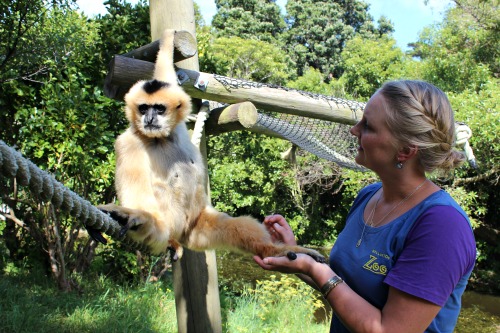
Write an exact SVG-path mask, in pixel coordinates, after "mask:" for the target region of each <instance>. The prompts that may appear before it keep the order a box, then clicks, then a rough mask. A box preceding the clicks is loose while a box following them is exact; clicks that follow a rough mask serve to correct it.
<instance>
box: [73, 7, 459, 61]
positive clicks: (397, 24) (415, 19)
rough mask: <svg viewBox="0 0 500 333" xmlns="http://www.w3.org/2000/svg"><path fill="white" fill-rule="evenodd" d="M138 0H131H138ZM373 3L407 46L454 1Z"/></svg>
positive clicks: (207, 14) (210, 11)
mask: <svg viewBox="0 0 500 333" xmlns="http://www.w3.org/2000/svg"><path fill="white" fill-rule="evenodd" d="M137 1H138V0H128V2H131V3H136V2H137ZM194 1H195V2H196V3H197V4H198V6H199V7H200V11H201V14H202V15H203V19H204V20H205V23H206V24H210V23H211V21H212V16H213V15H214V14H215V13H216V12H217V9H216V8H215V2H214V1H213V0H194ZM286 1H287V0H277V1H276V3H277V4H278V5H279V6H280V8H281V10H282V11H283V13H285V4H286ZM103 2H104V0H78V1H77V3H78V6H79V7H80V9H81V10H82V11H83V12H84V13H85V14H86V15H88V16H93V15H97V14H105V13H106V8H105V7H104V5H103ZM365 2H366V3H368V4H369V5H370V7H369V10H368V11H369V13H370V14H371V15H372V16H373V19H374V21H375V22H377V20H378V19H379V18H380V16H382V15H384V16H385V17H387V18H388V19H389V20H391V22H392V23H393V25H394V29H395V31H394V33H393V36H394V38H395V39H396V42H397V45H398V46H399V47H400V48H401V49H402V50H404V51H405V50H407V49H408V48H407V44H408V43H412V42H415V41H416V40H417V39H418V35H419V33H420V32H421V31H422V29H423V28H424V27H426V26H428V25H431V24H434V23H438V22H441V20H442V18H443V14H444V11H445V10H446V8H449V7H450V6H451V4H452V1H451V0H429V1H428V4H427V5H425V4H424V0H365Z"/></svg>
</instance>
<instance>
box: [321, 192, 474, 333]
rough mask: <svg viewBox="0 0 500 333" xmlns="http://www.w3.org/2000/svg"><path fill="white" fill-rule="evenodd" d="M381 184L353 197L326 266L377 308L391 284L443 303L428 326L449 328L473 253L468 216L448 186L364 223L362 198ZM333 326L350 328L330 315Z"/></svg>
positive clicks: (333, 329)
mask: <svg viewBox="0 0 500 333" xmlns="http://www.w3.org/2000/svg"><path fill="white" fill-rule="evenodd" d="M380 187H381V184H380V183H377V184H373V185H370V186H367V187H366V188H364V189H363V190H362V191H361V192H360V194H359V195H358V197H357V198H356V200H355V201H354V204H353V206H352V208H351V211H350V213H349V216H348V218H347V223H346V226H345V228H344V230H343V231H342V232H341V233H340V234H339V237H338V239H337V241H336V242H335V244H334V246H333V248H332V251H331V253H330V266H331V267H332V269H333V270H334V271H335V272H336V273H337V274H338V275H339V276H341V277H342V278H343V279H344V280H345V281H346V283H347V284H348V285H349V286H350V287H351V288H352V289H353V290H354V291H356V292H357V293H358V294H359V295H360V296H362V297H363V298H365V299H366V300H367V301H368V302H370V303H371V304H373V305H374V306H376V307H378V308H380V309H381V308H383V306H384V305H385V303H386V301H387V296H388V292H389V285H390V286H392V287H394V288H397V289H399V290H402V291H404V292H406V293H409V294H411V295H414V296H417V297H420V298H423V299H426V300H428V301H430V302H432V303H435V304H437V305H439V306H441V307H442V309H441V311H440V312H439V313H438V315H437V316H436V318H435V319H434V320H433V322H432V324H431V325H430V326H429V328H428V329H427V331H426V332H452V331H453V328H454V326H455V324H456V320H457V318H458V314H459V312H460V306H461V302H460V299H461V295H462V294H463V291H464V289H465V286H466V284H467V280H468V278H469V276H470V273H471V271H472V268H473V266H474V261H475V255H476V247H475V240H474V235H473V233H472V229H471V227H470V224H469V222H468V219H467V216H466V214H465V213H464V212H463V210H462V209H461V208H460V207H459V206H458V204H457V203H456V202H455V201H454V200H453V199H452V198H451V197H450V196H449V195H448V194H447V193H446V192H444V191H438V192H435V193H433V194H431V195H430V196H429V197H427V198H426V199H425V200H423V201H422V202H421V203H419V204H418V205H417V206H415V207H414V208H412V209H410V210H409V211H408V212H406V213H404V214H403V215H401V216H400V217H398V218H396V219H395V220H393V221H391V222H390V223H388V224H386V225H383V226H380V227H377V228H372V227H370V226H365V225H364V218H363V212H364V210H365V207H366V204H367V203H368V201H369V199H370V198H371V197H372V196H373V194H375V192H376V191H377V190H378V189H380ZM363 228H364V229H365V231H364V234H363ZM362 234H363V237H362V240H361V244H360V246H359V247H356V243H357V242H358V240H359V239H360V238H361V235H362ZM331 332H348V330H347V329H346V328H345V327H344V326H343V325H342V323H341V322H340V320H339V319H338V318H337V317H336V316H333V319H332V327H331Z"/></svg>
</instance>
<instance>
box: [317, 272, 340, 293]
mask: <svg viewBox="0 0 500 333" xmlns="http://www.w3.org/2000/svg"><path fill="white" fill-rule="evenodd" d="M342 282H344V280H342V278H341V277H340V276H338V275H335V276H334V277H332V278H331V279H330V280H328V281H326V282H325V284H324V285H323V287H321V289H320V291H321V294H323V297H324V298H326V296H328V294H329V293H330V291H332V290H333V288H335V287H336V286H338V285H339V284H341V283H342Z"/></svg>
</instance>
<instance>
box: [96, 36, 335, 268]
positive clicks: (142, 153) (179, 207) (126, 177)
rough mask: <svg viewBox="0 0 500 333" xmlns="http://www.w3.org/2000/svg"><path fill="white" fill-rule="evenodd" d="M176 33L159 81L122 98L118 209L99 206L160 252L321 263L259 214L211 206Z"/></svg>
mask: <svg viewBox="0 0 500 333" xmlns="http://www.w3.org/2000/svg"><path fill="white" fill-rule="evenodd" d="M174 33H175V31H173V30H166V31H165V32H164V35H163V36H162V39H161V42H160V50H159V52H158V57H157V61H156V66H155V72H154V79H153V80H150V81H139V82H137V83H136V84H135V85H134V86H132V88H131V89H130V91H129V92H128V93H127V94H126V96H125V103H126V107H125V113H126V116H127V119H128V121H129V122H130V127H129V128H128V129H127V130H126V131H125V132H124V133H123V134H121V135H120V136H119V137H118V138H117V140H116V143H115V149H116V191H117V194H118V200H119V203H120V206H118V205H115V204H108V205H102V206H99V208H100V209H101V210H103V211H105V212H107V213H109V214H110V215H111V216H112V217H113V218H115V219H116V220H118V221H119V222H120V223H121V224H122V225H123V226H124V227H123V229H122V230H123V232H124V233H125V232H126V234H127V236H128V237H130V238H131V239H133V240H135V241H137V242H141V243H144V244H146V245H147V246H148V247H149V249H150V250H151V252H152V253H155V254H157V253H162V252H166V250H167V249H170V250H173V251H175V256H174V258H175V259H177V258H180V257H181V256H182V247H183V246H185V247H187V248H189V249H192V250H206V249H214V248H231V249H235V250H242V251H245V252H250V253H252V254H256V255H259V256H260V257H267V256H283V255H288V254H289V253H292V252H293V253H306V254H308V255H310V256H312V257H313V258H314V259H315V260H317V261H320V262H324V260H325V259H324V257H323V256H322V255H321V254H319V253H318V252H316V251H314V250H311V249H307V248H304V247H300V246H288V245H284V244H276V243H273V242H272V241H271V236H270V234H269V233H268V231H267V230H266V228H265V227H264V226H263V225H262V224H261V223H259V222H258V221H256V220H255V219H253V218H251V217H248V216H240V217H231V216H229V215H227V214H225V213H221V212H218V211H217V210H215V209H214V208H213V207H212V206H210V204H209V203H208V198H207V195H206V192H205V191H206V189H205V180H206V176H207V174H206V170H205V166H204V164H203V161H202V158H201V155H200V152H199V151H198V149H197V148H196V147H195V146H194V145H193V144H192V143H191V140H190V137H189V135H188V131H187V127H186V124H185V119H186V117H187V116H188V115H189V113H190V112H191V99H190V97H189V96H188V95H187V94H186V93H185V92H184V91H183V90H182V88H181V87H180V86H179V85H178V83H177V76H176V73H175V68H174V65H173V48H174V46H173V39H174ZM292 256H293V255H292Z"/></svg>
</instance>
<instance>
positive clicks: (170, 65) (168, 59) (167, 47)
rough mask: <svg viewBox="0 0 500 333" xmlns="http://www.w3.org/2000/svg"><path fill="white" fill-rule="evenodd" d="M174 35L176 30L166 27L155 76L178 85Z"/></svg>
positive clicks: (161, 41)
mask: <svg viewBox="0 0 500 333" xmlns="http://www.w3.org/2000/svg"><path fill="white" fill-rule="evenodd" d="M174 36H175V30H172V29H166V30H165V31H163V35H162V37H161V40H160V49H159V51H158V55H157V56H156V64H155V71H154V76H153V78H154V79H156V80H158V81H163V82H168V83H170V84H172V85H177V74H176V72H175V68H174Z"/></svg>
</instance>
